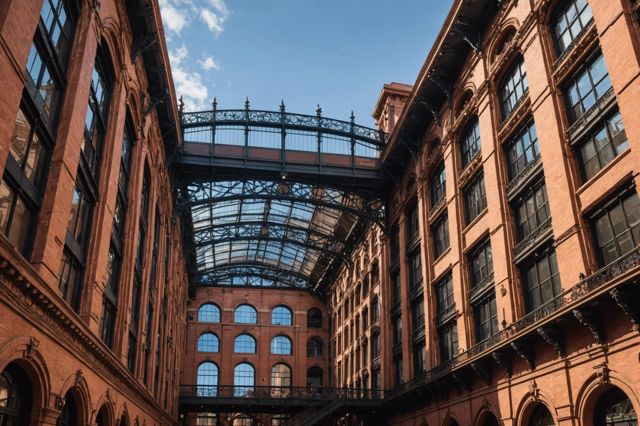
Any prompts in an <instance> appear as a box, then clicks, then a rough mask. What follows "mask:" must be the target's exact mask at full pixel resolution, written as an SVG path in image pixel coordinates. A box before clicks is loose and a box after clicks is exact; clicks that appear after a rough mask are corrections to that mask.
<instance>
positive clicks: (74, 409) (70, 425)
mask: <svg viewBox="0 0 640 426" xmlns="http://www.w3.org/2000/svg"><path fill="white" fill-rule="evenodd" d="M77 424H78V406H77V404H76V398H75V396H74V392H73V390H69V391H67V393H66V394H65V396H64V406H63V407H62V412H61V413H60V415H59V416H58V420H56V426H76V425H77Z"/></svg>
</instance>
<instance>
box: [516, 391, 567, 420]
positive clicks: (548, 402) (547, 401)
mask: <svg viewBox="0 0 640 426" xmlns="http://www.w3.org/2000/svg"><path fill="white" fill-rule="evenodd" d="M538 404H542V405H544V406H545V407H547V409H548V410H549V412H550V413H551V416H552V417H553V422H554V423H555V424H558V412H557V410H556V404H555V403H554V401H553V399H552V398H551V395H549V394H547V393H546V392H542V391H540V390H536V391H535V396H534V395H532V392H529V393H527V394H526V395H524V396H523V397H522V399H521V400H520V403H519V404H518V408H517V409H516V414H515V422H514V425H515V426H527V424H528V421H529V417H530V416H531V413H532V412H533V409H534V408H535V407H536V405H538Z"/></svg>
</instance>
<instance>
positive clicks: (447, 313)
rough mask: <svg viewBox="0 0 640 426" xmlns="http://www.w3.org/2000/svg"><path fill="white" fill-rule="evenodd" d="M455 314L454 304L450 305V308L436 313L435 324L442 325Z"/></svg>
mask: <svg viewBox="0 0 640 426" xmlns="http://www.w3.org/2000/svg"><path fill="white" fill-rule="evenodd" d="M455 313H456V304H455V303H452V304H451V305H450V306H447V307H446V308H444V309H442V310H441V311H439V312H438V316H437V323H438V324H442V323H445V322H447V321H449V320H450V319H451V318H452V317H453V316H454V315H455Z"/></svg>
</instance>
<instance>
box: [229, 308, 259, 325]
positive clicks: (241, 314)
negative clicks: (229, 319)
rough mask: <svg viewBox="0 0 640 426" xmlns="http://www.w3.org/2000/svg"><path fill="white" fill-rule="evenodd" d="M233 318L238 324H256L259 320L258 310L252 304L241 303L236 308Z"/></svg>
mask: <svg viewBox="0 0 640 426" xmlns="http://www.w3.org/2000/svg"><path fill="white" fill-rule="evenodd" d="M233 320H234V321H235V322H236V323H238V324H255V323H257V322H258V312H257V311H256V308H254V307H253V306H251V305H240V306H238V307H237V308H236V311H235V313H234V315H233Z"/></svg>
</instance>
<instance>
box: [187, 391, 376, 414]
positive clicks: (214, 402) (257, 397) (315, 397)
mask: <svg viewBox="0 0 640 426" xmlns="http://www.w3.org/2000/svg"><path fill="white" fill-rule="evenodd" d="M384 395H385V394H384V391H383V390H372V389H364V388H329V387H312V386H309V387H279V386H222V385H218V386H216V385H181V386H180V407H181V412H198V411H201V407H202V406H207V407H211V408H215V410H219V411H221V412H235V411H242V412H271V413H281V412H288V413H296V412H299V411H301V410H305V409H308V408H310V407H314V406H318V405H322V404H324V403H325V402H327V401H332V400H342V401H345V403H346V404H347V405H356V406H358V405H362V406H371V407H375V406H378V405H381V403H382V401H383V399H384Z"/></svg>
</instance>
